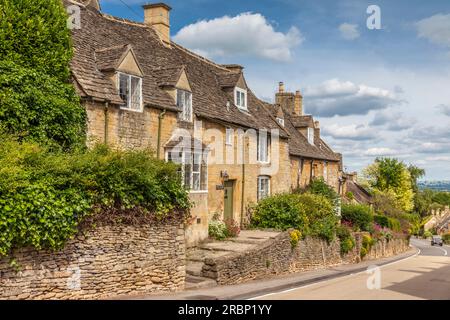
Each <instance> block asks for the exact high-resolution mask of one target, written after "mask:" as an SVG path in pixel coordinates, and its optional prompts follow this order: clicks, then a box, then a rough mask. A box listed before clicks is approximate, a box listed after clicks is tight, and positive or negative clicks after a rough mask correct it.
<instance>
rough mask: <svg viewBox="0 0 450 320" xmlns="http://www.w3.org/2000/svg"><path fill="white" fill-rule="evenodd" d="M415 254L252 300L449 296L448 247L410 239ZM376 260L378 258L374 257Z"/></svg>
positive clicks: (449, 269)
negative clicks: (372, 267) (375, 267)
mask: <svg viewBox="0 0 450 320" xmlns="http://www.w3.org/2000/svg"><path fill="white" fill-rule="evenodd" d="M411 244H412V245H413V246H414V247H415V248H417V254H415V255H413V256H411V257H409V258H406V259H403V260H399V261H397V262H394V263H390V264H386V265H384V266H380V267H379V269H376V270H375V272H373V273H370V274H368V273H367V272H360V273H356V274H351V275H348V276H344V277H338V278H333V279H329V280H326V281H321V282H318V283H314V284H310V285H302V286H299V287H297V288H293V289H288V290H282V291H274V292H272V293H269V294H262V295H257V296H255V297H253V299H254V300H305V299H307V300H379V299H382V300H423V299H426V300H449V299H450V247H449V246H443V247H439V246H431V245H430V242H429V241H426V240H417V239H411ZM376 262H377V264H378V261H376Z"/></svg>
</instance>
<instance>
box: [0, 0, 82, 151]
mask: <svg viewBox="0 0 450 320" xmlns="http://www.w3.org/2000/svg"><path fill="white" fill-rule="evenodd" d="M71 57H72V47H71V42H70V30H68V28H67V14H66V13H65V10H64V7H63V5H62V2H61V0H46V1H35V0H22V1H11V0H0V129H2V130H4V131H6V132H7V133H10V134H13V135H15V136H17V137H18V138H19V140H21V141H23V140H28V141H35V142H38V143H40V144H43V145H48V146H50V147H51V148H54V149H59V148H62V149H63V150H70V149H73V148H77V147H84V145H85V137H86V111H85V109H84V108H83V107H82V106H81V104H80V101H79V97H78V96H77V94H76V91H75V88H74V87H73V86H72V85H71V84H70V82H69V61H70V59H71Z"/></svg>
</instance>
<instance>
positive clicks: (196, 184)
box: [192, 172, 200, 191]
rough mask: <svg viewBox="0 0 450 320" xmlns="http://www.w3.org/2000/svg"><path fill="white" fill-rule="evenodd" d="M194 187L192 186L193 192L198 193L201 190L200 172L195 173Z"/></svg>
mask: <svg viewBox="0 0 450 320" xmlns="http://www.w3.org/2000/svg"><path fill="white" fill-rule="evenodd" d="M192 176H193V179H194V180H193V186H192V190H194V191H198V190H200V172H198V173H193V175H192Z"/></svg>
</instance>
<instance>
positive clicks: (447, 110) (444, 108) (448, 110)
mask: <svg viewBox="0 0 450 320" xmlns="http://www.w3.org/2000/svg"><path fill="white" fill-rule="evenodd" d="M436 108H437V109H439V111H440V112H441V113H443V114H445V115H446V116H449V117H450V104H440V105H438V106H437V107H436Z"/></svg>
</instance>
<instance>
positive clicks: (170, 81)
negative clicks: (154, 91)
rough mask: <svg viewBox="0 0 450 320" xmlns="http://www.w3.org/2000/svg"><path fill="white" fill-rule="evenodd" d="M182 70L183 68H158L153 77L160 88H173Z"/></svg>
mask: <svg viewBox="0 0 450 320" xmlns="http://www.w3.org/2000/svg"><path fill="white" fill-rule="evenodd" d="M183 70H184V66H177V67H169V68H160V69H155V70H154V75H155V78H156V81H157V83H158V85H159V86H160V87H165V86H167V87H175V86H176V85H177V83H178V80H179V79H180V77H181V73H182V72H183Z"/></svg>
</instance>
